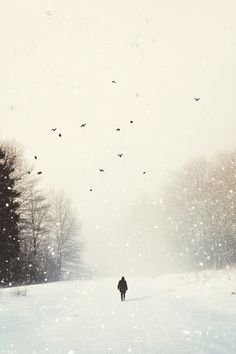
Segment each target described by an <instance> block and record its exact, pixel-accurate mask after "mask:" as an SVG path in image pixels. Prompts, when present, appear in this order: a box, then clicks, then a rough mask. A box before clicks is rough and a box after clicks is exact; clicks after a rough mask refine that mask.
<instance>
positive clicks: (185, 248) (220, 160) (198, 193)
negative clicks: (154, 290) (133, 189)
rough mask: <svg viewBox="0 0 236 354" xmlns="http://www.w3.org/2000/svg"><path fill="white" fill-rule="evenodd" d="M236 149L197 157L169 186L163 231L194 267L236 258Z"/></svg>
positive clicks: (162, 206)
mask: <svg viewBox="0 0 236 354" xmlns="http://www.w3.org/2000/svg"><path fill="white" fill-rule="evenodd" d="M235 206H236V151H232V152H226V153H220V154H218V155H217V156H216V157H214V158H213V159H212V160H210V161H208V160H206V159H195V160H192V161H190V162H188V163H187V164H186V165H185V166H183V167H182V168H181V169H180V170H179V171H178V172H177V173H176V174H175V175H174V176H173V177H172V179H171V180H170V181H169V183H168V184H167V185H166V187H165V189H164V191H163V194H162V197H161V204H160V211H161V213H160V215H161V218H160V232H161V233H162V234H164V235H166V236H167V237H169V238H171V240H172V243H174V244H175V249H176V250H177V251H178V254H179V255H180V257H182V259H183V262H182V264H184V265H185V267H186V268H188V269H189V267H190V268H192V269H202V268H209V267H211V268H212V267H213V268H221V267H224V266H226V265H230V264H233V263H235V262H236V211H235Z"/></svg>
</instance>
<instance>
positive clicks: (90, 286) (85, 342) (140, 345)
mask: <svg viewBox="0 0 236 354" xmlns="http://www.w3.org/2000/svg"><path fill="white" fill-rule="evenodd" d="M118 280H119V279H105V280H104V279H97V280H89V281H88V280H86V281H85V280H83V281H74V282H61V283H57V284H47V285H36V286H31V287H28V292H27V296H21V297H19V296H12V291H13V290H12V289H4V290H3V289H2V290H1V292H0V353H4V354H8V353H12V354H13V353H17V354H18V353H20V354H29V353H30V354H31V353H35V354H36V353H55V354H60V353H63V354H77V353H78V354H82V353H86V354H106V353H107V354H114V353H115V354H130V353H131V354H167V353H168V354H176V353H178V354H203V353H204V354H210V353H211V354H217V353H222V354H223V353H224V354H225V353H226V354H235V353H236V295H232V291H234V289H235V288H236V273H233V275H232V274H231V275H230V273H229V272H228V273H227V272H219V273H217V274H215V275H214V276H212V275H211V276H209V278H208V276H207V274H201V275H200V279H196V276H195V275H194V274H185V275H178V274H177V275H167V276H162V277H158V278H154V279H151V278H149V279H143V278H133V279H129V278H128V279H127V281H128V286H129V291H128V293H127V301H126V302H121V301H120V297H119V293H118V290H117V288H116V287H117V282H118Z"/></svg>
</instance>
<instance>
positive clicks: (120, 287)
mask: <svg viewBox="0 0 236 354" xmlns="http://www.w3.org/2000/svg"><path fill="white" fill-rule="evenodd" d="M117 288H118V290H119V291H120V297H121V301H125V293H126V291H127V290H128V286H127V282H126V280H125V277H122V278H121V280H120V281H119V283H118V286H117Z"/></svg>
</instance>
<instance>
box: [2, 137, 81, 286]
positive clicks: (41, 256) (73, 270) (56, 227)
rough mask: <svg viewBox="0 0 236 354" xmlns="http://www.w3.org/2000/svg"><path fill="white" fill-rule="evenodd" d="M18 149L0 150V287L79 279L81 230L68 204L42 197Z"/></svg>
mask: <svg viewBox="0 0 236 354" xmlns="http://www.w3.org/2000/svg"><path fill="white" fill-rule="evenodd" d="M28 171H29V168H28V166H26V163H25V160H24V158H23V154H22V151H21V148H20V147H19V146H17V145H16V144H9V143H2V144H0V282H1V283H2V285H9V284H10V285H11V284H19V283H21V284H24V283H27V284H31V283H39V282H45V281H56V280H59V279H62V278H65V275H66V274H67V277H69V276H76V275H78V271H79V264H80V261H81V246H82V245H81V238H80V224H79V222H78V217H77V213H76V211H75V210H74V209H73V208H72V206H71V202H70V200H69V199H68V198H67V197H66V196H65V195H64V194H63V193H60V194H57V193H46V192H45V191H43V190H42V189H41V188H40V186H39V181H38V179H37V178H35V177H33V173H29V172H28Z"/></svg>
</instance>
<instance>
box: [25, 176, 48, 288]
mask: <svg viewBox="0 0 236 354" xmlns="http://www.w3.org/2000/svg"><path fill="white" fill-rule="evenodd" d="M27 184H28V185H27V190H26V191H25V193H24V198H23V200H22V204H21V249H22V253H23V257H24V260H25V262H26V265H27V266H26V269H27V277H28V281H29V282H30V283H32V282H40V281H43V279H47V265H48V258H49V254H48V253H49V250H50V247H49V231H50V227H51V216H50V204H49V202H48V200H47V197H46V195H45V194H44V192H43V191H42V190H40V189H38V188H37V180H33V179H32V180H29V181H28V183H27Z"/></svg>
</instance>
